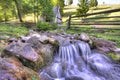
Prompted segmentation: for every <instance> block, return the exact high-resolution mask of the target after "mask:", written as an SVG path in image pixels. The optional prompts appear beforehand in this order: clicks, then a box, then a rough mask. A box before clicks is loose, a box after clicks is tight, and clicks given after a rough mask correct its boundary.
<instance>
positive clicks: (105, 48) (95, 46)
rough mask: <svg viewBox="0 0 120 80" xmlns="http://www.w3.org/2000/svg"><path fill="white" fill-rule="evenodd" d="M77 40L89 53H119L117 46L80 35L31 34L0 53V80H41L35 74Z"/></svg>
mask: <svg viewBox="0 0 120 80" xmlns="http://www.w3.org/2000/svg"><path fill="white" fill-rule="evenodd" d="M77 40H81V41H84V42H86V43H88V44H89V45H90V47H91V49H92V50H96V51H98V52H101V53H110V52H114V53H117V54H120V50H119V49H117V47H116V43H115V42H112V41H107V40H104V39H100V38H95V37H91V36H88V35H87V34H85V33H81V34H58V33H50V32H34V31H32V32H30V34H29V35H27V36H21V37H20V38H19V39H15V38H11V39H9V40H8V43H7V44H8V45H7V46H6V47H5V48H4V49H3V51H2V52H1V53H0V56H1V57H0V80H5V79H7V80H18V79H19V80H40V78H39V75H38V73H37V72H39V70H40V69H41V68H42V67H44V66H45V65H47V64H49V63H50V62H51V61H52V60H53V56H54V53H55V51H57V50H58V48H59V46H61V45H68V44H69V43H74V42H75V41H77Z"/></svg>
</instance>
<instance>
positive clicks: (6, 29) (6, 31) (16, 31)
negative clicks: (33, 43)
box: [0, 25, 28, 37]
mask: <svg viewBox="0 0 120 80" xmlns="http://www.w3.org/2000/svg"><path fill="white" fill-rule="evenodd" d="M0 32H1V34H0V35H9V36H13V37H20V36H22V35H25V34H27V33H28V29H27V28H25V27H17V26H15V27H13V26H8V25H0Z"/></svg>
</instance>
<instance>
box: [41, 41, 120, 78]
mask: <svg viewBox="0 0 120 80" xmlns="http://www.w3.org/2000/svg"><path fill="white" fill-rule="evenodd" d="M40 76H41V79H42V80H120V65H119V64H115V63H114V62H113V61H112V60H111V59H109V58H108V57H107V56H105V55H103V54H100V53H94V52H91V50H90V48H89V45H88V44H87V43H85V42H82V41H77V42H76V43H74V44H67V45H63V46H60V48H59V51H58V53H57V54H56V56H55V58H54V61H53V62H52V64H51V65H49V66H47V67H46V68H45V69H43V71H42V72H40Z"/></svg>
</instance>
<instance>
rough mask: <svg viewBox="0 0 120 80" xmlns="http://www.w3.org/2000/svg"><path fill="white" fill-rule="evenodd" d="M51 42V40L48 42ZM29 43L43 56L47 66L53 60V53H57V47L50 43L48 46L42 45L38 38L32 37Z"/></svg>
mask: <svg viewBox="0 0 120 80" xmlns="http://www.w3.org/2000/svg"><path fill="white" fill-rule="evenodd" d="M47 41H49V40H47ZM27 43H30V44H31V45H32V48H33V49H34V50H35V51H36V52H37V53H38V54H39V55H41V56H42V58H43V59H44V63H45V64H47V63H49V62H50V61H52V59H53V53H54V51H55V49H56V48H55V46H54V45H52V44H50V43H49V42H48V43H47V44H43V43H41V40H40V38H37V37H31V38H30V39H29V40H28V41H27Z"/></svg>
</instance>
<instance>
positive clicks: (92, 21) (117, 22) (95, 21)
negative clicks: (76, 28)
mask: <svg viewBox="0 0 120 80" xmlns="http://www.w3.org/2000/svg"><path fill="white" fill-rule="evenodd" d="M113 12H120V9H119V8H118V9H112V10H106V11H101V12H95V13H88V14H85V15H80V16H72V15H70V16H69V18H68V20H67V21H68V23H67V29H69V28H70V26H71V25H120V16H116V15H115V16H109V17H106V16H101V17H88V16H93V15H100V14H103V15H105V14H106V15H107V14H109V13H113ZM81 17H86V18H84V19H83V21H81V22H80V21H78V22H79V23H75V22H72V19H73V20H78V19H76V18H81ZM110 18H113V19H119V20H112V21H101V20H100V19H110ZM80 20H82V19H80ZM87 20H88V21H87ZM89 20H90V21H89ZM98 20H99V21H98Z"/></svg>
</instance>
